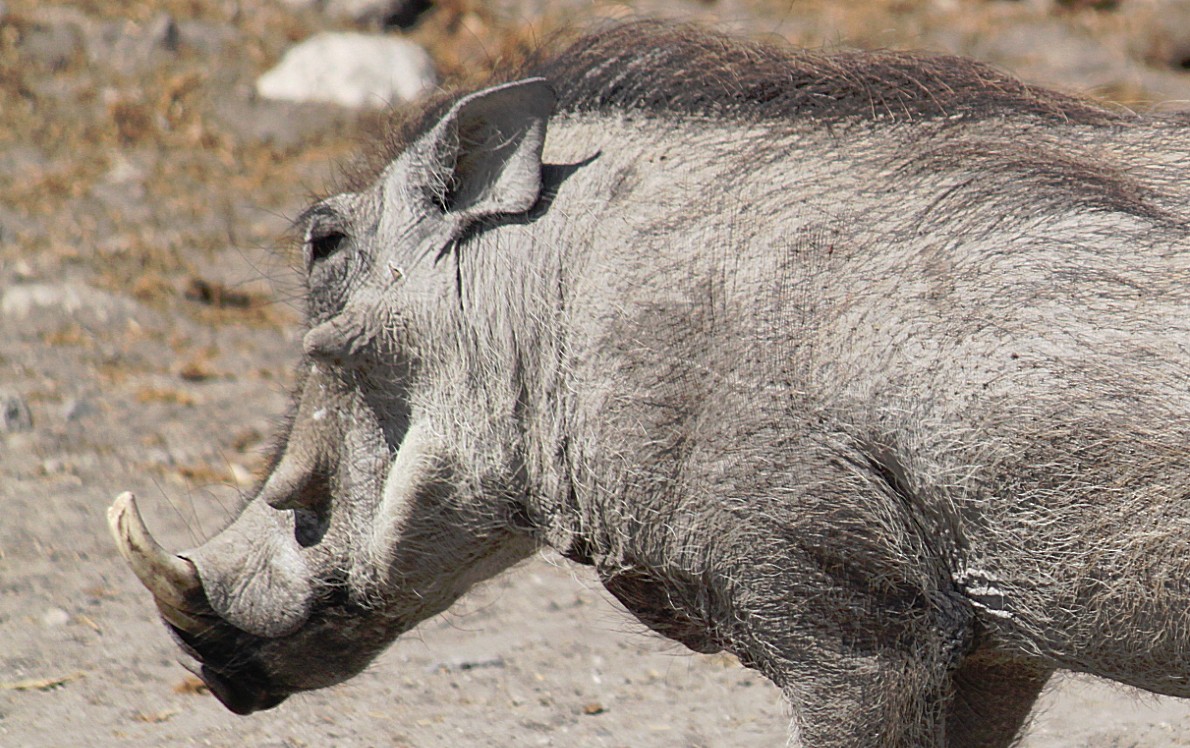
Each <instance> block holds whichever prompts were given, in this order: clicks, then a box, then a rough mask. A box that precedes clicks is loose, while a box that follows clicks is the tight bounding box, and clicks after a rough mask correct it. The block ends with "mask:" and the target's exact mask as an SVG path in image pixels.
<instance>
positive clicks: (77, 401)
mask: <svg viewBox="0 0 1190 748" xmlns="http://www.w3.org/2000/svg"><path fill="white" fill-rule="evenodd" d="M93 412H95V408H94V406H92V405H91V403H89V402H87V401H86V400H83V399H82V398H78V397H75V398H71V399H70V400H68V401H67V402H66V404H65V405H63V406H62V418H63V420H66V421H77V420H79V419H80V418H85V417H86V416H89V415H91V414H92V413H93Z"/></svg>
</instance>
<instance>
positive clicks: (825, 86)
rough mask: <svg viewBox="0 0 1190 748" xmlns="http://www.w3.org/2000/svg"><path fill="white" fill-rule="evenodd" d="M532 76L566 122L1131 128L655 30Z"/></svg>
mask: <svg viewBox="0 0 1190 748" xmlns="http://www.w3.org/2000/svg"><path fill="white" fill-rule="evenodd" d="M534 76H540V77H543V78H546V79H548V80H549V81H550V82H551V83H552V84H553V85H554V88H555V90H556V91H557V93H558V96H559V100H558V111H559V112H561V113H582V112H592V113H605V112H616V111H618V112H625V113H637V114H640V115H643V116H671V117H672V116H678V117H683V116H685V117H718V118H729V119H736V120H751V121H765V120H767V121H782V120H784V121H799V120H801V121H807V120H814V121H819V122H828V123H829V122H843V121H855V120H862V121H870V122H888V123H895V122H905V121H913V120H923V119H940V118H965V119H986V118H990V117H995V116H999V115H1003V114H1008V113H1011V114H1012V115H1014V116H1018V117H1019V116H1032V117H1036V118H1038V119H1041V120H1048V121H1055V122H1072V123H1078V124H1086V125H1108V124H1114V123H1119V122H1121V121H1122V120H1124V119H1125V118H1126V117H1125V115H1124V114H1122V113H1119V112H1115V111H1111V110H1108V109H1105V108H1103V107H1101V106H1098V105H1096V104H1094V103H1092V102H1089V101H1085V100H1082V99H1078V98H1075V97H1073V96H1067V95H1065V94H1061V93H1057V92H1055V91H1050V90H1048V89H1045V88H1039V87H1035V86H1030V85H1027V84H1025V83H1022V82H1021V81H1019V80H1017V79H1016V78H1013V77H1012V76H1009V75H1006V74H1004V73H1001V72H999V71H997V70H995V69H994V68H991V67H989V66H987V65H984V64H982V63H978V62H974V61H972V60H968V59H965V58H961V57H952V56H947V55H934V54H922V53H913V52H893V51H880V52H866V51H857V50H844V51H836V52H821V51H809V50H803V49H798V48H795V47H792V46H788V45H781V44H777V43H772V42H758V41H750V40H744V39H738V38H734V37H729V36H725V35H723V34H719V33H715V32H712V31H708V30H706V29H703V28H700V27H697V26H692V25H675V24H671V23H666V22H662V21H655V20H647V21H636V22H632V23H621V24H616V25H612V26H609V27H607V28H605V29H602V30H600V31H596V32H594V33H591V34H588V35H586V36H584V37H581V38H580V39H578V40H577V41H575V42H573V43H571V44H570V45H569V46H567V47H565V48H564V49H562V50H561V51H556V50H554V49H552V48H551V47H550V46H549V45H547V46H546V47H545V48H543V50H542V51H539V52H538V54H537V55H536V56H534V57H533V58H531V59H530V60H529V61H528V62H527V63H526V64H525V65H523V66H521V67H519V68H516V69H513V70H511V71H508V72H506V73H504V74H502V75H500V76H498V78H497V80H496V81H495V82H504V81H510V80H516V79H518V78H527V77H534ZM459 95H460V92H456V93H454V94H444V95H442V96H439V97H436V98H434V99H432V100H431V101H429V102H428V103H426V104H425V105H424V106H423V107H422V108H421V109H420V110H419V111H418V112H417V113H416V114H414V115H413V116H412V117H406V118H404V119H403V121H398V120H394V121H393V122H391V123H390V124H389V127H388V132H386V133H385V134H384V141H383V143H382V144H380V147H372V148H368V149H365V152H363V153H361V154H360V159H361V160H360V161H359V162H358V163H356V164H354V165H352V166H350V167H348V168H347V169H346V170H345V174H344V177H345V179H344V181H345V183H346V184H345V185H344V186H345V188H346V189H349V190H356V189H362V188H363V187H365V186H366V185H367V184H370V183H371V181H372V180H374V179H375V178H376V176H377V175H378V174H379V173H380V171H381V170H382V169H383V168H384V166H385V165H386V164H388V163H389V162H390V161H391V160H392V159H393V158H395V157H396V156H398V155H399V154H400V153H401V151H403V150H404V148H405V147H406V146H407V145H408V144H409V143H410V142H412V141H413V140H414V139H416V138H417V137H418V136H419V135H421V134H423V133H425V132H426V131H427V130H428V129H429V128H430V127H431V126H432V125H433V123H434V122H435V121H437V120H438V119H439V118H440V117H441V116H442V115H443V114H444V113H445V112H446V110H447V109H448V108H449V107H450V105H451V104H452V103H453V102H454V101H455V100H457V99H458V97H459Z"/></svg>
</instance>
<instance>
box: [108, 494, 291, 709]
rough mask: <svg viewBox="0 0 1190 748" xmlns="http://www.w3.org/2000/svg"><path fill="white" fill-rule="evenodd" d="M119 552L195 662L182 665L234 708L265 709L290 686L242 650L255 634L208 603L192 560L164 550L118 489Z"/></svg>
mask: <svg viewBox="0 0 1190 748" xmlns="http://www.w3.org/2000/svg"><path fill="white" fill-rule="evenodd" d="M108 521H109V523H110V524H111V529H112V533H113V535H114V536H115V539H116V544H117V547H118V548H119V550H120V554H121V555H122V556H124V558H125V560H127V561H128V563H129V565H130V566H131V567H132V571H133V572H134V573H135V574H136V576H137V577H138V578H139V579H140V581H141V583H142V584H144V585H145V587H147V588H148V589H149V591H150V592H152V593H153V599H154V602H156V604H157V610H158V612H160V614H161V618H162V620H164V621H165V623H166V625H167V626H169V629H170V632H171V633H172V634H173V637H174V640H175V641H176V642H177V643H178V645H179V646H180V647H181V648H182V650H183V651H185V652H186V654H187V655H189V656H190V657H193V658H194V660H195V661H196V662H195V663H185V662H183V663H182V665H183V667H185V668H186V669H187V670H189V671H190V672H192V673H194V674H195V675H196V676H198V678H200V679H201V680H202V682H203V683H205V684H206V686H207V688H209V689H210V691H211V693H212V694H214V696H215V698H217V699H219V701H220V703H222V704H223V705H224V706H225V707H227V708H228V709H230V710H231V711H233V712H235V713H236V714H251V713H252V712H256V711H260V710H262V709H271V708H273V707H275V706H277V705H278V704H280V703H281V702H282V701H284V700H285V699H286V698H288V697H289V695H290V694H291V693H293V691H294V690H295V689H287V688H281V687H278V686H277V685H276V684H275V683H271V682H270V680H269V678H268V677H267V676H266V675H265V673H264V671H263V669H262V668H261V667H260V665H259V664H258V663H254V662H253V661H252V659H251V657H250V655H247V653H249V652H251V651H253V650H254V646H253V645H254V644H257V643H259V641H260V640H259V638H258V637H255V636H253V635H251V634H248V633H247V632H244V631H240V630H239V629H237V628H235V627H234V626H232V625H230V624H229V623H227V622H226V621H224V620H222V619H221V618H220V616H219V615H218V614H217V613H216V612H215V611H214V610H213V609H212V608H211V606H210V604H209V603H208V602H207V599H206V595H205V594H204V592H203V589H202V583H201V581H200V580H199V578H198V574H197V572H196V571H195V569H194V565H193V564H192V563H191V562H189V561H187V560H186V559H184V558H182V557H180V556H175V555H173V554H170V553H167V552H166V551H165V549H163V548H162V547H161V546H160V545H158V543H157V542H156V541H155V540H153V538H152V536H151V535H149V532H148V530H147V529H146V528H145V525H144V520H143V519H141V516H140V512H139V511H137V508H136V501H135V499H134V498H133V496H132V494H128V493H125V494H122V495H121V496H119V497H118V498H117V499H116V501H115V502H114V503H113V504H112V507H111V509H109V510H108Z"/></svg>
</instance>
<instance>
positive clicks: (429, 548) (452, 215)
mask: <svg viewBox="0 0 1190 748" xmlns="http://www.w3.org/2000/svg"><path fill="white" fill-rule="evenodd" d="M553 105H554V96H553V92H552V90H551V89H550V87H549V86H548V85H547V84H546V83H545V81H543V80H541V79H533V80H528V81H521V82H519V83H513V84H508V85H504V86H499V87H496V88H493V89H488V90H487V91H482V92H480V93H477V94H472V95H470V96H468V97H466V98H463V99H461V100H460V101H459V102H458V103H456V104H455V105H454V106H453V108H451V109H450V110H449V111H447V112H446V114H445V115H444V116H443V117H442V118H441V119H440V120H438V121H437V123H436V124H434V125H433V126H432V127H430V128H429V129H428V131H427V132H426V133H425V134H424V135H423V136H421V137H420V138H418V139H416V140H415V141H414V142H413V143H412V144H411V145H410V146H409V147H408V148H406V149H405V151H404V153H403V154H402V155H401V156H400V157H399V158H397V159H395V160H394V161H393V162H392V163H391V164H390V165H389V166H388V167H387V168H386V169H385V171H384V172H383V174H382V175H381V176H380V178H379V179H378V180H377V182H376V183H375V184H374V185H373V186H372V187H371V188H369V189H366V190H363V191H360V192H358V193H349V194H342V195H337V196H335V197H332V198H329V199H327V200H324V201H322V202H320V203H318V204H316V205H315V206H313V207H312V208H310V209H309V210H307V211H306V212H305V213H304V214H303V215H302V217H301V218H300V219H299V221H300V224H301V225H302V227H303V228H304V229H305V236H306V240H305V245H304V252H305V264H306V271H307V286H308V316H309V324H310V329H309V332H308V333H307V334H306V336H305V339H304V348H305V358H304V360H303V363H302V367H301V369H302V371H301V376H300V385H299V392H298V395H297V397H296V398H295V403H296V404H295V406H294V408H293V411H292V413H291V420H290V426H289V429H288V433H287V434H285V435H284V439H283V443H282V446H281V448H280V450H279V454H278V457H277V459H276V464H275V466H274V467H273V469H272V471H271V473H270V474H269V476H268V477H267V479H266V480H265V481H264V483H263V485H262V486H261V487H260V489H259V490H258V492H257V493H256V495H255V497H254V498H253V499H252V501H251V502H250V503H249V504H248V505H247V506H246V508H245V509H244V511H243V512H242V513H241V514H240V516H239V517H238V518H237V519H236V520H235V521H234V522H233V523H232V524H231V525H230V526H229V527H228V528H227V529H225V530H224V531H222V532H221V533H219V534H218V535H217V536H215V537H214V538H212V539H211V540H209V541H208V542H206V543H205V544H203V545H202V546H200V547H198V548H196V549H193V550H190V551H186V552H184V553H182V554H180V555H174V554H172V553H169V552H167V551H165V550H164V549H163V548H162V547H161V546H160V545H159V544H158V543H157V542H155V541H154V540H153V539H152V537H151V536H150V535H149V533H148V531H147V530H146V529H145V526H144V523H143V522H142V520H141V517H140V514H139V512H138V511H137V509H136V505H135V502H134V500H133V498H132V496H131V495H130V494H124V495H122V496H120V497H119V498H118V499H117V500H116V502H115V503H114V504H113V506H112V508H111V509H110V511H109V521H110V524H111V527H112V530H113V532H114V534H115V537H116V541H117V543H118V545H119V548H120V551H121V553H122V554H123V556H124V557H125V559H126V560H127V561H128V562H129V564H130V565H131V567H132V569H133V571H134V572H135V573H136V575H137V576H138V577H139V579H140V580H141V582H142V583H143V584H144V585H145V586H146V587H147V588H148V589H149V590H150V591H151V592H152V593H153V596H154V598H155V601H156V603H157V607H158V609H159V611H160V613H161V616H162V618H163V619H164V620H165V622H166V623H167V624H168V625H169V627H170V629H171V631H172V633H173V634H174V636H175V637H176V639H177V640H178V642H179V643H180V645H181V646H182V648H183V649H185V650H186V652H187V653H188V654H190V655H191V656H193V657H194V658H195V659H196V660H197V661H198V663H199V665H198V667H196V668H195V672H196V673H198V674H199V675H200V676H201V677H202V679H203V680H204V681H205V682H206V683H207V684H208V685H209V686H210V688H211V690H212V692H213V693H214V694H215V695H216V696H217V697H218V698H219V700H220V701H222V702H223V703H224V704H225V705H226V706H227V707H228V708H229V709H231V710H232V711H234V712H238V713H242V714H243V713H248V712H252V711H255V710H259V709H267V708H270V707H272V706H275V705H277V704H278V703H280V702H281V701H282V700H283V699H285V697H286V696H288V695H290V694H292V693H294V692H297V691H302V690H307V689H312V688H320V687H323V686H327V685H331V684H333V683H337V682H339V681H342V680H344V679H346V678H348V677H350V676H352V675H354V674H356V673H358V672H359V671H360V670H361V669H362V668H364V667H365V666H366V665H367V663H368V662H369V661H370V660H371V659H372V658H373V657H375V655H376V654H377V653H379V652H380V651H381V649H383V648H384V647H385V646H386V645H387V644H388V643H389V642H391V641H392V640H393V638H394V637H396V636H397V635H398V634H400V633H402V632H403V631H406V630H408V629H410V628H411V627H413V626H414V625H415V624H417V623H418V622H419V621H421V620H423V619H425V618H427V617H428V616H431V615H434V614H435V613H438V612H440V611H442V610H444V609H445V608H446V607H447V606H449V605H450V604H451V603H452V602H454V601H455V600H456V599H457V598H458V597H459V596H460V595H461V594H462V593H463V592H464V591H465V590H466V589H467V588H468V587H469V586H470V585H472V584H473V583H475V582H476V581H479V580H481V579H483V578H485V577H488V576H490V575H491V574H493V573H495V572H497V571H499V570H501V569H503V568H505V567H507V566H508V565H510V564H511V563H514V562H515V561H517V560H520V559H522V558H524V557H525V556H526V555H528V554H529V553H531V551H532V550H533V549H534V548H535V547H536V544H537V543H536V540H535V539H534V538H533V537H532V536H531V534H530V532H529V531H528V530H527V529H526V527H525V525H524V522H523V518H521V516H520V514H519V513H518V507H517V500H518V497H519V496H521V495H523V493H524V491H525V489H524V486H523V469H522V468H521V467H520V466H518V464H517V461H516V460H515V459H513V458H512V457H510V454H511V452H510V448H509V447H508V445H507V443H506V442H507V439H506V437H507V436H508V429H509V428H510V427H509V426H508V424H507V423H506V422H505V421H506V420H507V419H504V418H503V416H502V413H504V412H505V409H504V407H503V405H502V403H503V402H505V400H507V401H510V402H511V401H515V396H513V397H508V398H505V397H503V396H502V395H500V394H499V393H497V392H496V390H498V389H500V388H499V387H497V386H495V385H492V384H491V382H487V383H485V382H483V381H481V380H482V379H483V377H481V376H477V375H476V371H475V369H474V365H477V364H475V357H474V356H472V355H471V354H468V353H466V350H465V349H466V348H467V346H466V345H465V344H464V343H463V339H464V338H465V337H466V333H465V332H464V331H463V330H461V329H460V328H459V324H460V322H459V319H458V316H459V314H460V313H461V312H460V307H461V304H460V295H459V290H458V288H457V287H456V283H457V277H456V268H455V266H454V265H453V264H452V263H451V262H448V261H445V260H444V258H446V257H447V256H448V252H449V250H450V247H451V246H452V245H453V244H454V243H456V242H457V241H459V240H460V238H461V237H463V236H464V234H465V233H466V232H468V231H469V230H473V229H474V228H475V226H476V225H477V223H478V222H480V221H484V220H490V219H491V218H492V217H493V216H497V215H507V214H516V213H523V212H525V211H527V210H529V209H530V208H531V207H533V205H534V204H535V203H536V202H537V200H538V197H539V193H540V190H541V161H540V159H541V149H542V146H543V142H544V135H545V123H546V120H547V118H548V117H549V115H550V112H551V111H552V108H553ZM468 408H470V409H472V411H474V412H466V411H467V409H468ZM460 424H479V425H478V426H476V427H475V428H469V429H468V430H467V431H466V432H465V433H463V434H462V435H460V433H459V432H458V429H459V428H460V426H459V425H460Z"/></svg>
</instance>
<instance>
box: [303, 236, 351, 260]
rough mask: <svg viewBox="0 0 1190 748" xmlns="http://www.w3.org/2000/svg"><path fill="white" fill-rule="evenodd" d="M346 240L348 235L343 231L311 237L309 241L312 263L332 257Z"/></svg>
mask: <svg viewBox="0 0 1190 748" xmlns="http://www.w3.org/2000/svg"><path fill="white" fill-rule="evenodd" d="M346 240H347V235H346V234H344V233H343V232H341V231H328V232H326V233H325V234H318V235H315V236H311V237H310V240H309V246H310V262H311V263H315V262H318V261H319V260H325V259H326V258H328V257H330V256H331V255H333V254H334V253H335V252H337V251H338V250H339V247H341V246H342V245H343V242H344V241H346Z"/></svg>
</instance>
